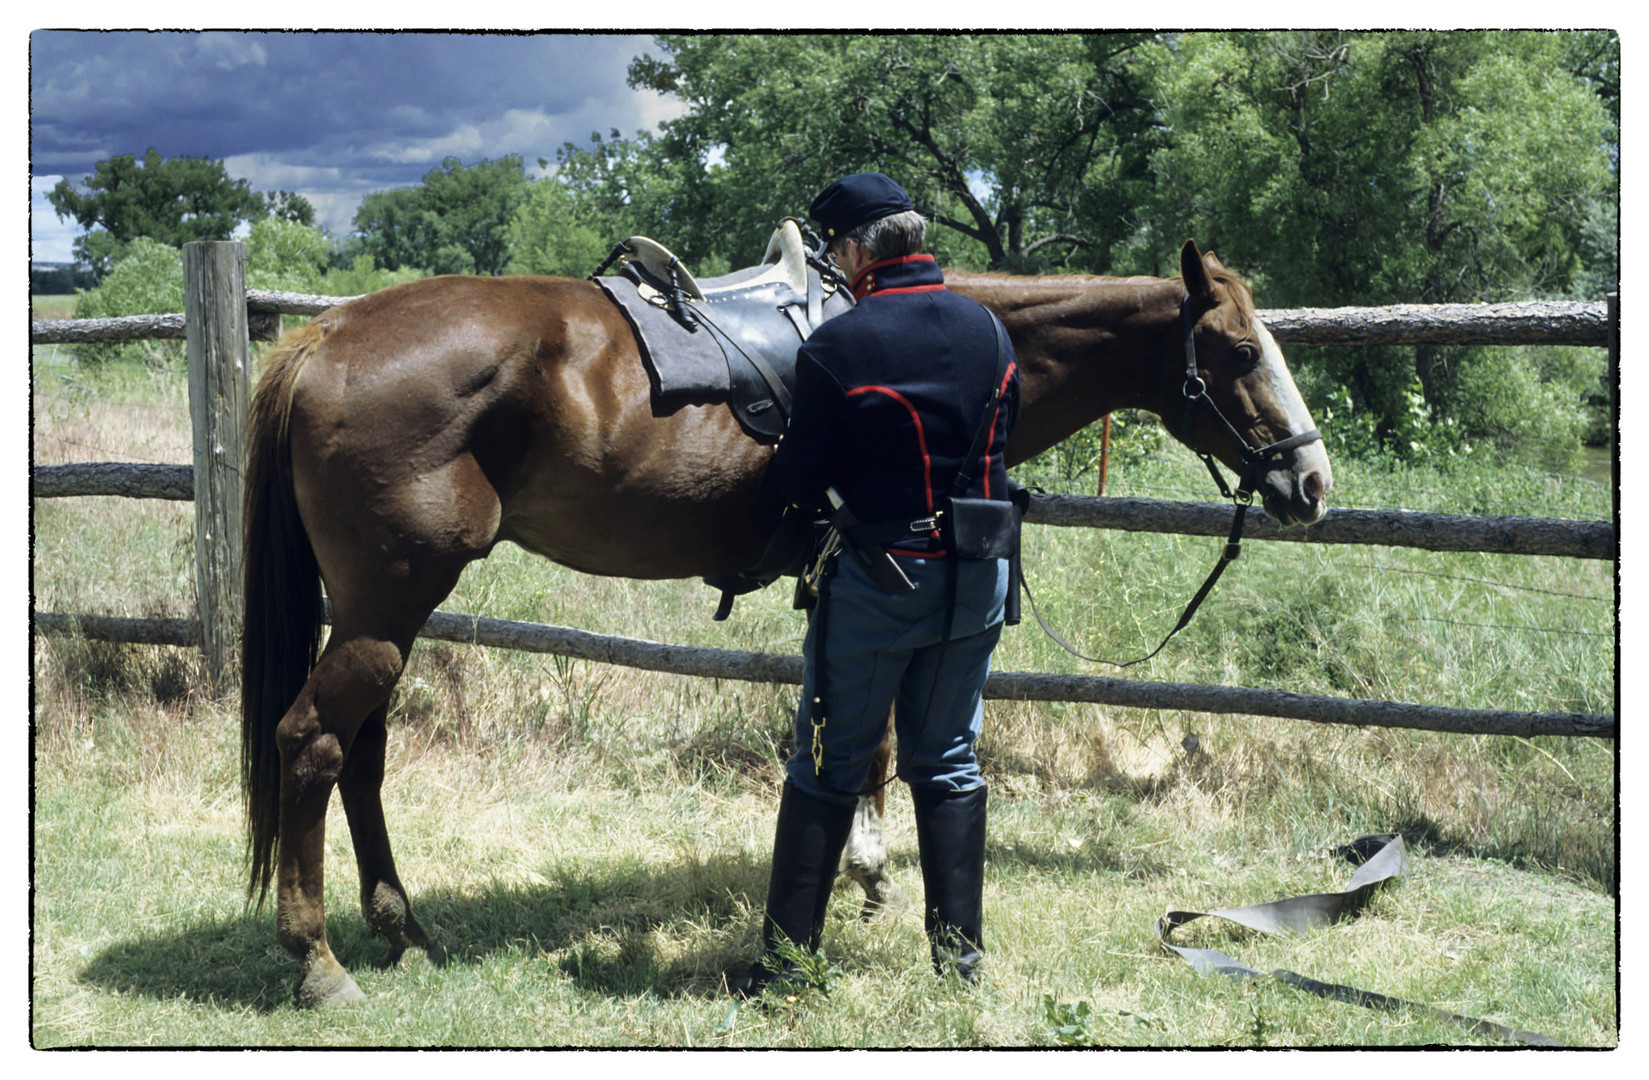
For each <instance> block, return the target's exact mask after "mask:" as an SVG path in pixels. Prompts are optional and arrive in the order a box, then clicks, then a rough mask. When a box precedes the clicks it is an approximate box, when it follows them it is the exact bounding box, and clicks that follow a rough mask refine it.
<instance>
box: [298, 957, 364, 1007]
mask: <svg viewBox="0 0 1649 1080" xmlns="http://www.w3.org/2000/svg"><path fill="white" fill-rule="evenodd" d="M297 998H298V1005H299V1007H301V1008H305V1009H330V1008H334V1007H335V1006H338V1005H352V1004H354V1003H355V1002H357V1001H365V1000H366V995H365V994H363V993H362V992H361V988H360V987H359V986H356V985H355V980H354V979H352V978H350V977H349V972H347V971H345V970H344V969H343V966H342V965H340V964H339V963H338V962H337V961H335V960H334V961H333V962H332V963H331V964H330V965H327V966H325V967H319V968H316V969H314V970H311V971H310V973H309V974H308V975H306V976H304V979H303V981H302V982H300V983H299V984H298V992H297Z"/></svg>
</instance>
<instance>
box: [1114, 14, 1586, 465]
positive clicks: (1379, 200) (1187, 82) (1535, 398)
mask: <svg viewBox="0 0 1649 1080" xmlns="http://www.w3.org/2000/svg"><path fill="white" fill-rule="evenodd" d="M1576 44H1577V43H1576V42H1575V41H1574V40H1572V39H1570V38H1567V37H1565V36H1564V35H1561V34H1547V33H1531V32H1494V33H1464V32H1453V33H1437V32H1408V31H1404V32H1388V33H1367V34H1352V33H1344V32H1295V33H1217V34H1215V33H1210V34H1187V35H1184V36H1182V37H1178V38H1174V39H1165V40H1163V41H1160V42H1157V43H1153V44H1152V45H1150V46H1148V47H1146V48H1143V49H1142V50H1141V53H1142V60H1143V63H1144V65H1145V66H1146V67H1147V68H1148V71H1149V76H1150V78H1151V80H1152V83H1153V85H1155V86H1156V87H1157V88H1158V89H1159V92H1160V100H1161V101H1162V103H1163V106H1164V108H1163V119H1164V121H1165V122H1166V124H1167V126H1168V128H1169V129H1170V131H1171V132H1172V137H1171V139H1170V140H1169V141H1168V142H1167V144H1165V145H1163V146H1161V147H1159V148H1158V149H1156V150H1155V151H1154V152H1153V155H1152V160H1151V168H1152V171H1153V172H1154V174H1155V176H1156V180H1157V183H1156V187H1155V190H1154V192H1153V200H1152V205H1151V208H1150V210H1149V215H1150V216H1151V217H1153V218H1154V219H1155V220H1156V222H1157V223H1158V224H1157V226H1156V228H1155V230H1154V231H1153V234H1152V236H1151V237H1150V238H1149V240H1148V242H1147V243H1145V244H1142V245H1140V247H1139V248H1138V250H1137V251H1136V257H1139V258H1140V260H1141V261H1147V260H1150V261H1153V262H1154V261H1155V260H1160V259H1162V258H1163V257H1164V255H1165V252H1164V250H1163V249H1164V247H1166V244H1164V245H1163V246H1161V247H1159V246H1157V245H1158V243H1159V241H1158V239H1157V238H1158V237H1161V238H1162V240H1167V238H1168V236H1169V235H1172V233H1171V230H1172V231H1173V232H1178V233H1181V234H1185V235H1195V236H1197V237H1198V238H1199V239H1200V240H1202V241H1203V242H1204V244H1205V245H1208V246H1211V247H1215V248H1218V249H1220V250H1222V251H1226V252H1227V253H1228V254H1233V255H1235V256H1236V258H1237V261H1238V262H1239V263H1240V265H1241V266H1242V267H1243V268H1244V269H1245V270H1248V271H1249V272H1250V276H1251V277H1252V278H1254V279H1255V282H1256V286H1257V287H1258V288H1259V289H1260V290H1261V291H1262V295H1263V297H1264V299H1265V301H1266V302H1268V303H1270V304H1274V305H1277V306H1287V305H1312V306H1334V305H1340V304H1366V305H1377V304H1389V303H1403V302H1424V303H1449V302H1466V301H1477V300H1497V299H1507V298H1528V297H1539V296H1557V295H1563V294H1564V293H1565V292H1566V291H1567V290H1569V289H1570V288H1571V286H1572V284H1573V283H1574V282H1575V281H1576V279H1577V277H1578V276H1579V275H1581V274H1582V272H1583V270H1584V264H1583V256H1584V255H1585V253H1586V252H1585V234H1586V232H1587V222H1588V220H1589V217H1593V218H1595V217H1596V207H1597V205H1598V202H1599V200H1603V201H1604V202H1609V201H1611V200H1612V198H1613V189H1614V178H1613V174H1612V171H1611V170H1612V157H1611V152H1610V141H1611V139H1612V138H1613V137H1614V135H1613V132H1614V128H1613V126H1612V122H1611V120H1610V116H1609V112H1608V109H1607V108H1606V106H1605V103H1604V100H1603V98H1602V97H1600V95H1599V93H1598V91H1597V89H1596V87H1595V85H1594V84H1593V83H1592V82H1591V81H1589V80H1587V79H1585V78H1582V77H1580V76H1578V75H1577V74H1576V73H1575V64H1576V62H1575V60H1574V56H1573V52H1574V49H1575V47H1576ZM1174 223H1178V228H1177V229H1175V228H1174ZM1592 233H1593V234H1594V236H1595V234H1596V233H1597V230H1596V229H1595V228H1594V229H1593V230H1592ZM1593 257H1595V254H1594V256H1593ZM1138 268H1139V269H1148V267H1143V266H1142V267H1138ZM1296 351H1297V352H1303V355H1304V356H1306V357H1309V358H1310V360H1311V361H1312V363H1310V364H1308V365H1306V366H1309V367H1317V366H1318V365H1320V367H1318V370H1317V371H1316V372H1314V373H1313V374H1314V375H1315V376H1316V377H1315V378H1312V377H1311V376H1309V375H1308V377H1307V378H1304V379H1302V383H1306V384H1311V383H1316V384H1317V386H1316V389H1317V391H1318V393H1319V400H1321V396H1323V395H1326V393H1327V391H1329V390H1330V389H1332V388H1334V387H1336V386H1340V385H1344V386H1346V387H1347V388H1348V391H1349V394H1350V400H1351V401H1352V402H1353V403H1354V404H1355V406H1356V408H1357V409H1358V410H1360V411H1362V412H1364V413H1365V414H1366V413H1372V414H1373V415H1374V416H1376V417H1378V418H1379V424H1380V429H1381V433H1382V435H1383V436H1384V437H1385V438H1386V439H1387V441H1388V442H1390V443H1392V444H1393V445H1396V446H1399V447H1402V446H1406V445H1407V444H1408V443H1410V442H1413V441H1415V440H1408V439H1405V438H1403V436H1402V434H1401V431H1402V430H1403V429H1404V428H1405V426H1412V425H1411V421H1412V420H1413V419H1414V418H1415V417H1416V416H1417V414H1416V412H1415V409H1416V408H1419V409H1421V410H1422V412H1423V413H1424V416H1423V417H1421V419H1422V420H1424V421H1425V422H1427V423H1431V424H1432V430H1433V432H1434V435H1437V436H1438V437H1441V435H1440V434H1439V432H1440V429H1439V428H1438V427H1437V425H1436V424H1435V423H1433V422H1432V421H1431V420H1430V418H1431V417H1432V416H1434V415H1436V416H1449V415H1451V414H1452V413H1451V409H1452V407H1455V406H1459V405H1462V404H1463V403H1465V402H1466V401H1467V400H1468V399H1470V400H1477V401H1480V402H1481V401H1487V400H1498V401H1501V402H1502V403H1505V402H1513V401H1515V402H1518V403H1519V404H1518V405H1517V406H1516V407H1515V408H1502V409H1501V410H1500V413H1499V415H1498V416H1497V417H1496V418H1494V419H1489V418H1487V417H1486V416H1485V415H1477V416H1475V417H1471V418H1467V417H1462V427H1461V429H1460V432H1461V434H1460V438H1461V440H1462V445H1468V444H1470V443H1472V442H1482V441H1483V440H1484V439H1485V438H1487V437H1488V436H1490V435H1491V434H1492V435H1494V436H1495V437H1496V438H1499V437H1501V436H1503V435H1504V434H1505V432H1506V430H1508V429H1504V428H1496V426H1495V425H1498V424H1500V423H1502V422H1505V421H1507V420H1514V421H1515V422H1516V423H1517V430H1521V431H1524V432H1525V433H1526V434H1527V439H1526V441H1527V442H1528V443H1529V444H1530V445H1532V446H1537V447H1540V448H1542V452H1545V451H1548V450H1549V449H1550V448H1551V447H1552V446H1555V445H1557V444H1559V443H1560V442H1561V441H1562V438H1561V437H1559V436H1558V435H1554V434H1553V433H1554V432H1568V431H1572V430H1573V426H1572V425H1570V424H1569V422H1568V421H1567V419H1564V418H1563V417H1564V415H1566V414H1563V413H1562V412H1561V411H1560V412H1559V413H1554V412H1553V411H1552V410H1551V409H1550V408H1548V405H1549V404H1550V403H1549V401H1548V400H1547V398H1546V397H1545V396H1544V392H1543V393H1541V394H1536V393H1534V392H1533V390H1532V388H1533V387H1535V386H1537V385H1544V384H1543V383H1541V381H1540V380H1539V379H1535V380H1534V381H1532V382H1531V381H1529V380H1528V379H1527V378H1525V377H1524V376H1525V374H1526V373H1523V372H1514V371H1513V370H1512V369H1513V368H1516V367H1517V366H1518V361H1517V360H1516V359H1515V357H1513V356H1512V355H1511V354H1501V355H1500V360H1499V362H1498V363H1497V364H1496V365H1495V366H1493V367H1489V368H1480V367H1479V365H1480V364H1481V363H1482V362H1483V361H1482V359H1481V357H1476V358H1474V354H1473V353H1472V352H1471V351H1470V350H1463V349H1452V348H1444V347H1441V346H1425V347H1420V348H1416V349H1395V348H1369V349H1358V350H1345V349H1340V350H1321V351H1320V353H1319V352H1317V351H1301V350H1296ZM1483 355H1484V356H1486V355H1488V354H1483ZM1559 369H1562V370H1568V368H1567V366H1566V365H1562V364H1559V365H1556V366H1554V367H1552V368H1551V369H1550V372H1555V371H1557V370H1559ZM1468 370H1474V372H1475V373H1474V374H1473V375H1472V378H1473V379H1476V380H1477V381H1476V382H1475V383H1474V384H1473V386H1474V387H1475V388H1474V389H1471V390H1470V392H1468V388H1467V386H1466V383H1465V382H1463V381H1462V380H1463V379H1465V378H1466V376H1465V374H1464V373H1465V372H1466V371H1468ZM1495 371H1501V372H1503V373H1504V379H1505V386H1504V387H1502V389H1501V391H1496V392H1495V393H1487V392H1486V391H1485V390H1484V384H1483V380H1485V379H1490V378H1492V377H1493V373H1494V372H1495ZM1553 377H1554V378H1555V377H1556V376H1555V375H1554V376H1553ZM1563 378H1564V379H1565V380H1566V379H1567V378H1568V376H1564V377H1563ZM1583 381H1584V380H1583ZM1564 386H1565V389H1563V390H1562V391H1561V394H1560V396H1562V395H1567V394H1569V393H1570V392H1571V391H1572V390H1573V389H1574V387H1573V386H1572V385H1571V384H1569V383H1568V382H1565V383H1564ZM1416 392H1417V393H1418V395H1419V398H1418V405H1417V404H1416V402H1415V400H1414V399H1413V398H1412V395H1413V394H1415V393H1416ZM1554 392H1555V391H1554Z"/></svg>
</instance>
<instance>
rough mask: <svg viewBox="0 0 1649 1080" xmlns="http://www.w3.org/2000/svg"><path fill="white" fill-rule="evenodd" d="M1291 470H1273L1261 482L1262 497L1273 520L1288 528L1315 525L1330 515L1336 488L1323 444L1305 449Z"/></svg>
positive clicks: (1285, 468)
mask: <svg viewBox="0 0 1649 1080" xmlns="http://www.w3.org/2000/svg"><path fill="white" fill-rule="evenodd" d="M1292 458H1293V460H1292V462H1291V464H1290V465H1289V466H1287V467H1280V468H1276V469H1272V470H1271V471H1269V472H1267V473H1266V474H1265V476H1264V477H1263V478H1262V480H1261V482H1260V489H1259V496H1260V499H1261V501H1262V502H1263V503H1264V504H1265V512H1266V514H1267V515H1269V516H1270V518H1271V520H1273V521H1275V522H1276V523H1277V524H1278V525H1282V526H1284V527H1289V526H1294V525H1315V524H1316V523H1317V522H1319V521H1321V520H1322V519H1323V516H1324V515H1325V514H1327V513H1328V492H1329V489H1330V488H1332V487H1333V486H1334V474H1333V472H1332V471H1331V470H1330V469H1329V465H1328V455H1327V454H1325V453H1323V451H1322V444H1321V443H1316V444H1313V445H1312V446H1308V447H1302V448H1301V449H1300V450H1299V451H1297V452H1296V453H1295V454H1294V455H1292Z"/></svg>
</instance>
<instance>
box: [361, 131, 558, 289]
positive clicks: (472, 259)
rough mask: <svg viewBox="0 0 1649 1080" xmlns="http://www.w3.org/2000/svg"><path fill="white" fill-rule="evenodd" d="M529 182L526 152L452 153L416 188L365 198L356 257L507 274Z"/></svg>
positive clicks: (442, 270)
mask: <svg viewBox="0 0 1649 1080" xmlns="http://www.w3.org/2000/svg"><path fill="white" fill-rule="evenodd" d="M529 186H530V184H529V181H528V180H527V174H526V171H525V170H524V169H523V167H522V164H521V158H520V156H519V155H515V154H511V155H508V156H506V157H502V158H498V159H497V160H487V159H483V160H481V161H478V162H476V163H475V164H474V165H470V166H466V165H464V164H463V163H462V162H461V161H460V160H459V159H458V158H455V157H449V158H447V159H446V160H445V161H443V162H442V163H441V166H440V168H437V169H431V170H430V171H429V172H428V173H427V174H426V175H425V176H424V178H423V180H422V181H420V183H419V184H418V185H417V186H416V187H410V188H395V189H393V190H390V191H380V192H374V193H373V194H371V195H368V196H367V197H366V198H365V199H363V200H362V202H361V207H360V209H359V210H357V211H356V213H355V220H354V233H355V236H354V237H353V243H352V244H351V245H350V247H349V248H348V249H347V250H348V254H349V257H351V258H353V256H354V255H356V254H367V255H371V256H372V257H373V259H374V260H375V262H376V263H377V264H378V265H380V266H383V267H386V268H388V269H391V270H395V269H399V268H401V267H407V266H411V267H418V268H421V269H423V270H427V271H430V272H432V273H437V274H490V275H498V274H502V273H503V272H504V269H505V266H506V264H507V263H508V261H509V230H510V222H511V221H512V220H514V217H515V211H516V208H517V207H518V206H519V205H520V204H521V202H522V200H523V199H525V198H526V196H527V191H528V188H529Z"/></svg>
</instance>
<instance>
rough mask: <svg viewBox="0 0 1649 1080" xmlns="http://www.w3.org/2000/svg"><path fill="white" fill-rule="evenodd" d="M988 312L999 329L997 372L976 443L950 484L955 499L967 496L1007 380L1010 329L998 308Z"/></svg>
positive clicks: (997, 338) (995, 326) (974, 440)
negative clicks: (1003, 320)
mask: <svg viewBox="0 0 1649 1080" xmlns="http://www.w3.org/2000/svg"><path fill="white" fill-rule="evenodd" d="M985 314H986V315H989V316H990V319H991V327H992V328H993V329H994V330H995V331H996V374H995V375H994V376H993V377H992V378H991V396H990V399H989V400H988V401H986V402H985V411H984V413H983V414H982V415H981V416H980V417H979V426H978V427H976V428H975V429H974V432H973V445H972V446H970V447H969V448H968V456H967V457H965V458H963V459H962V467H961V468H960V469H958V470H957V471H956V482H955V483H954V484H952V485H951V489H950V496H951V498H953V499H960V498H963V497H965V496H966V495H967V493H968V485H969V484H971V483H973V465H974V462H976V461H978V460H979V455H980V454H982V453H983V452H984V450H985V440H986V439H987V438H989V437H990V433H991V427H992V426H993V424H994V422H995V420H996V411H997V406H998V405H1000V404H1001V402H1002V386H1003V384H1004V383H1005V382H1006V381H1007V374H1008V331H1007V330H1006V329H1005V328H1004V327H1003V326H1002V320H1001V319H998V318H997V317H996V312H994V311H992V310H990V309H989V308H986V309H985Z"/></svg>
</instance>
